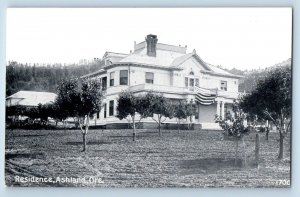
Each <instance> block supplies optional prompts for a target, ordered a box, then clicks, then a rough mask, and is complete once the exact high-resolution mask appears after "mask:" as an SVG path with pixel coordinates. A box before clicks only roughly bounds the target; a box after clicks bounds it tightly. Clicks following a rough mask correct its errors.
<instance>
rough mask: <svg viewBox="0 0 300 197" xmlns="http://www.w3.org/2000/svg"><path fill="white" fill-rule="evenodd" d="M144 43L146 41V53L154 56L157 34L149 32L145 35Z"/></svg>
mask: <svg viewBox="0 0 300 197" xmlns="http://www.w3.org/2000/svg"><path fill="white" fill-rule="evenodd" d="M145 39H146V43H147V55H148V56H152V57H156V44H157V40H158V39H157V36H156V35H152V34H149V35H147V37H146V38H145Z"/></svg>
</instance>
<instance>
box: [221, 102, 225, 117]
mask: <svg viewBox="0 0 300 197" xmlns="http://www.w3.org/2000/svg"><path fill="white" fill-rule="evenodd" d="M221 104H222V107H221V116H222V119H225V116H224V111H225V102H224V101H223V102H221Z"/></svg>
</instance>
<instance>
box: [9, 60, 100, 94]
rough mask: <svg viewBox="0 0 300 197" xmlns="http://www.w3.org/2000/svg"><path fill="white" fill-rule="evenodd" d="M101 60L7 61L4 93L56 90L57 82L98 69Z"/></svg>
mask: <svg viewBox="0 0 300 197" xmlns="http://www.w3.org/2000/svg"><path fill="white" fill-rule="evenodd" d="M101 65H102V62H101V61H93V62H90V63H88V64H68V65H62V64H47V65H45V64H33V65H29V64H21V63H18V62H15V61H12V62H9V63H8V66H7V67H6V95H7V96H10V95H12V94H14V93H16V92H18V91H20V90H32V91H46V92H54V93H55V92H56V90H57V86H58V84H59V83H60V82H61V81H62V80H64V79H69V78H75V77H80V76H82V75H85V74H88V73H91V72H94V71H96V70H99V69H100V67H101Z"/></svg>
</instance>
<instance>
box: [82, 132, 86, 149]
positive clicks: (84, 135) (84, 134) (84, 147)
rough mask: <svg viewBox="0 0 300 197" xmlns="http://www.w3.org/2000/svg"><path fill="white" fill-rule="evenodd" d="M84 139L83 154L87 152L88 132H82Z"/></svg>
mask: <svg viewBox="0 0 300 197" xmlns="http://www.w3.org/2000/svg"><path fill="white" fill-rule="evenodd" d="M82 139H83V150H82V151H83V152H85V151H86V132H82Z"/></svg>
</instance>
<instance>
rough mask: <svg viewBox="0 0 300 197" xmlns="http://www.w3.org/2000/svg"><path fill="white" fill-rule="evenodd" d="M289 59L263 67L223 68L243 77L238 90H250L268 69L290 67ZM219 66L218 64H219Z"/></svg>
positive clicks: (266, 73)
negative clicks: (249, 68)
mask: <svg viewBox="0 0 300 197" xmlns="http://www.w3.org/2000/svg"><path fill="white" fill-rule="evenodd" d="M291 63H292V62H291V59H288V60H285V61H283V62H280V63H278V64H275V65H274V66H270V67H267V68H264V69H252V70H244V71H243V70H239V69H236V68H233V69H230V70H229V69H225V68H222V69H224V70H227V71H228V72H230V73H232V74H236V75H241V76H244V78H242V79H240V80H239V92H244V91H245V92H248V93H249V92H252V90H254V89H255V87H256V86H257V84H258V83H259V81H261V80H263V79H265V78H266V76H267V75H268V73H269V71H270V70H273V69H275V68H277V67H291ZM219 67H220V66H219Z"/></svg>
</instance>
